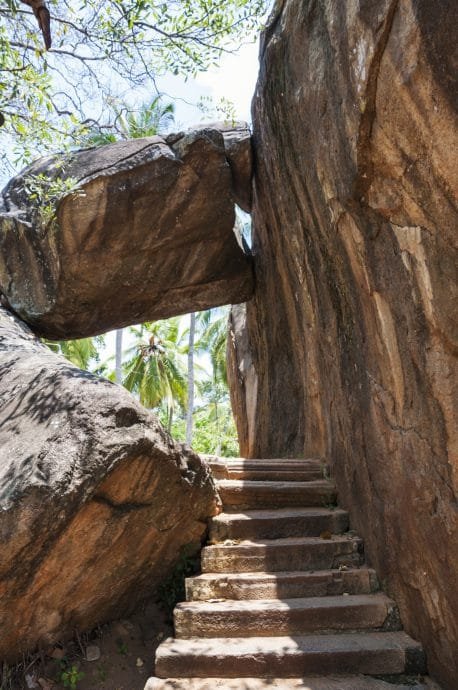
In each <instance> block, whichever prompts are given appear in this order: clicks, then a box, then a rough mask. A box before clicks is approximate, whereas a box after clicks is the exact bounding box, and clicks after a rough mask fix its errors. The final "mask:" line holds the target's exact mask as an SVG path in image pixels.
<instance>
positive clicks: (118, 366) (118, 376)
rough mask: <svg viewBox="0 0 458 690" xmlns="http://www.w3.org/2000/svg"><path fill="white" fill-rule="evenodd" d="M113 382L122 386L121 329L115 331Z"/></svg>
mask: <svg viewBox="0 0 458 690" xmlns="http://www.w3.org/2000/svg"><path fill="white" fill-rule="evenodd" d="M115 381H116V383H119V385H122V328H118V330H117V331H116V350H115Z"/></svg>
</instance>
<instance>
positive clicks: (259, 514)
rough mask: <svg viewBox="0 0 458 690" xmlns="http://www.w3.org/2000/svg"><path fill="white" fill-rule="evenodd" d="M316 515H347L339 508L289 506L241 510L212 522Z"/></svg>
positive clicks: (221, 516) (218, 517)
mask: <svg viewBox="0 0 458 690" xmlns="http://www.w3.org/2000/svg"><path fill="white" fill-rule="evenodd" d="M316 515H323V516H328V515H329V516H334V515H348V512H347V511H346V510H342V509H341V508H333V509H331V508H320V507H319V506H298V507H297V506H291V507H287V508H276V509H267V508H265V509H261V508H260V509H257V510H243V511H240V512H239V513H224V512H222V513H220V514H219V515H216V516H215V517H214V518H212V522H233V521H234V520H281V519H282V518H289V517H302V516H304V517H312V516H316Z"/></svg>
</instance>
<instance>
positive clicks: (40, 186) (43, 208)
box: [24, 173, 85, 230]
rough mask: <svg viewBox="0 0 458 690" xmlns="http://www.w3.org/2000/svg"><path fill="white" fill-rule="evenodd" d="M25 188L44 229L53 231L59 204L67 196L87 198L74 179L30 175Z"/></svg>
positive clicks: (42, 174)
mask: <svg viewBox="0 0 458 690" xmlns="http://www.w3.org/2000/svg"><path fill="white" fill-rule="evenodd" d="M24 187H25V190H26V192H27V194H28V196H29V198H30V199H31V200H32V201H33V202H34V208H35V209H36V215H37V220H38V223H39V225H40V226H41V228H42V229H48V230H52V229H54V228H55V227H56V221H57V209H58V206H59V202H60V200H61V199H63V198H64V197H65V196H85V193H84V191H83V190H82V189H78V180H77V179H76V178H73V177H66V178H65V177H60V176H57V177H55V178H51V177H49V176H48V175H45V174H44V173H39V174H37V175H28V176H27V177H26V178H25V180H24Z"/></svg>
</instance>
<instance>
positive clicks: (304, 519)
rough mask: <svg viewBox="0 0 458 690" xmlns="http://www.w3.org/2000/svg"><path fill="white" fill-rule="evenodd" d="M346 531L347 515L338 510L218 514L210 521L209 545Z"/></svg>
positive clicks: (291, 510)
mask: <svg viewBox="0 0 458 690" xmlns="http://www.w3.org/2000/svg"><path fill="white" fill-rule="evenodd" d="M347 529H348V513H347V512H346V511H345V510H341V509H340V508H334V509H331V510H330V509H329V508H317V507H315V508H294V507H293V508H278V509H277V510H275V509H271V510H247V511H245V512H244V513H221V514H220V515H218V516H217V517H215V518H213V519H212V520H211V521H210V541H211V542H217V541H224V540H225V539H278V538H285V537H318V536H319V535H320V534H322V533H323V532H331V533H333V534H340V533H342V532H346V531H347Z"/></svg>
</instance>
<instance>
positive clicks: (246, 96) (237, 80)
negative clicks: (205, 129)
mask: <svg viewBox="0 0 458 690" xmlns="http://www.w3.org/2000/svg"><path fill="white" fill-rule="evenodd" d="M257 73H258V42H256V43H247V44H245V45H243V46H242V47H241V48H240V49H239V50H238V51H237V53H235V54H226V55H224V56H223V57H222V59H221V63H220V66H219V68H218V69H212V70H209V71H208V72H203V73H202V74H199V75H198V76H197V78H196V79H189V80H188V81H187V82H185V81H184V80H183V79H180V78H179V77H173V76H170V77H166V78H164V79H162V80H160V81H159V88H160V89H161V91H163V92H164V94H165V95H166V97H167V96H169V97H170V98H173V99H174V100H175V106H176V122H177V124H178V125H179V126H180V125H181V126H183V127H188V126H190V125H193V124H197V123H198V122H200V121H202V120H204V119H206V120H207V121H208V117H209V116H208V115H207V116H205V117H203V116H202V113H201V112H200V111H199V110H198V109H197V108H196V107H194V106H191V105H189V104H190V103H196V102H198V101H199V99H200V98H201V97H204V98H205V97H210V98H212V100H213V103H214V104H215V105H216V104H218V103H219V102H220V101H221V99H226V100H227V101H230V102H231V103H232V104H233V106H234V111H235V114H236V117H237V119H240V120H246V121H247V122H249V121H251V114H250V109H251V99H252V97H253V93H254V89H255V84H256V78H257ZM212 119H214V117H213V118H212ZM221 119H222V118H221ZM178 128H180V127H178Z"/></svg>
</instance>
